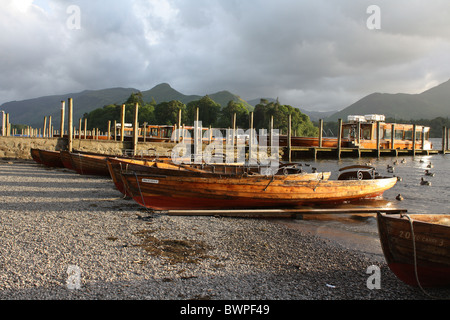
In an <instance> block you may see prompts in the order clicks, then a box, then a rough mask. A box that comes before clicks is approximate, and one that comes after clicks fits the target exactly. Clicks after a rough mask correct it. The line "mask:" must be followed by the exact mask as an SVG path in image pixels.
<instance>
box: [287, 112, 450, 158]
mask: <svg viewBox="0 0 450 320" xmlns="http://www.w3.org/2000/svg"><path fill="white" fill-rule="evenodd" d="M365 117H366V118H365ZM290 123H291V122H290V121H289V124H290ZM338 126H339V129H338V130H339V131H338V132H339V134H338V137H337V138H324V137H322V134H321V133H322V131H323V120H320V121H319V131H320V134H319V137H314V138H310V137H308V138H307V137H293V136H292V135H291V130H290V129H289V130H288V135H287V136H286V137H285V138H284V140H283V138H282V139H281V142H280V145H281V146H283V147H284V155H285V159H286V160H288V161H291V160H292V158H298V157H301V158H314V159H317V158H319V157H325V158H330V157H331V158H337V159H340V158H341V157H353V158H361V157H377V158H379V157H381V156H393V157H396V156H400V155H402V156H408V155H409V156H415V155H432V154H439V153H442V154H446V153H448V152H449V150H448V146H449V143H448V140H449V139H448V136H449V130H448V129H447V128H445V127H444V128H443V133H442V136H443V138H442V149H441V150H437V149H433V147H432V144H431V142H430V141H429V136H430V128H429V127H425V126H419V125H416V124H396V123H386V122H384V116H383V115H367V116H364V117H363V116H349V121H348V122H347V123H345V124H344V123H343V122H342V119H339V120H338ZM413 141H414V143H413Z"/></svg>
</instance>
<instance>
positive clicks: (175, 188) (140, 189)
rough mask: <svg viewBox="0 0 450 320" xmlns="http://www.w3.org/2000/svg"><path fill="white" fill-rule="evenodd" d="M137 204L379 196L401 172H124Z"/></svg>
mask: <svg viewBox="0 0 450 320" xmlns="http://www.w3.org/2000/svg"><path fill="white" fill-rule="evenodd" d="M122 180H123V181H124V184H125V186H126V188H127V190H128V192H129V193H130V194H131V195H132V197H133V199H134V200H135V201H136V202H138V203H139V204H141V205H143V206H145V207H148V208H151V209H155V210H171V209H232V208H271V207H294V206H301V205H307V204H316V203H326V202H328V203H330V202H342V201H349V200H357V199H361V198H369V197H376V196H380V195H382V194H383V192H384V191H385V190H387V189H389V188H392V187H393V186H394V185H395V183H396V181H397V178H385V179H373V180H348V181H347V180H345V181H344V180H341V181H336V180H334V181H331V180H320V178H316V179H312V178H309V179H305V178H304V177H296V175H288V176H249V177H218V178H210V177H208V178H198V177H170V176H159V175H150V174H147V175H145V174H139V173H122Z"/></svg>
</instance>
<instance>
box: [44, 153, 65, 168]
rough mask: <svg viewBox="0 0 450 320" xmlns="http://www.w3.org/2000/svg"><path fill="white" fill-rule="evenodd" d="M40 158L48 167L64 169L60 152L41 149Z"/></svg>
mask: <svg viewBox="0 0 450 320" xmlns="http://www.w3.org/2000/svg"><path fill="white" fill-rule="evenodd" d="M39 158H40V160H41V163H42V164H44V165H46V166H47V167H55V168H64V164H63V163H62V161H61V157H60V153H59V151H52V150H41V149H39Z"/></svg>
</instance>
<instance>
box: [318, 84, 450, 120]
mask: <svg viewBox="0 0 450 320" xmlns="http://www.w3.org/2000/svg"><path fill="white" fill-rule="evenodd" d="M373 113H376V114H384V115H385V116H386V117H387V118H388V117H391V118H394V119H402V120H420V119H433V118H437V117H449V116H450V80H447V81H445V82H443V83H441V84H439V85H437V86H435V87H432V88H430V89H428V90H426V91H423V92H421V93H417V94H409V93H380V92H375V93H371V94H369V95H367V96H365V97H363V98H362V99H360V100H358V101H356V102H355V103H353V104H351V105H350V106H348V107H346V108H344V109H342V110H340V111H339V112H336V113H335V114H333V115H331V116H330V117H328V118H327V121H336V120H337V119H339V118H340V119H343V120H344V119H346V118H347V116H348V115H364V114H373Z"/></svg>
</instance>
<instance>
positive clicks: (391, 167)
mask: <svg viewBox="0 0 450 320" xmlns="http://www.w3.org/2000/svg"><path fill="white" fill-rule="evenodd" d="M387 171H388V172H389V173H393V172H394V167H393V166H390V165H387Z"/></svg>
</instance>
